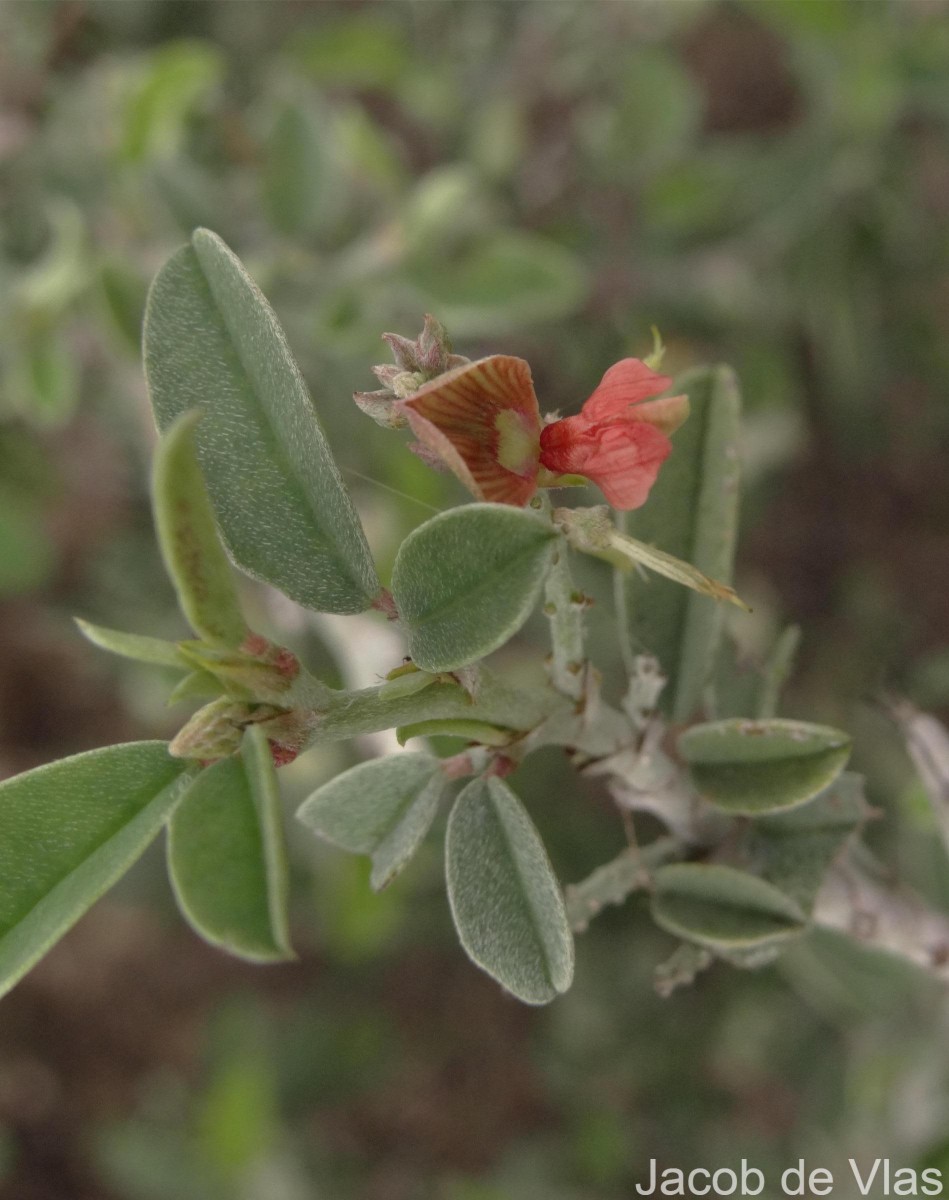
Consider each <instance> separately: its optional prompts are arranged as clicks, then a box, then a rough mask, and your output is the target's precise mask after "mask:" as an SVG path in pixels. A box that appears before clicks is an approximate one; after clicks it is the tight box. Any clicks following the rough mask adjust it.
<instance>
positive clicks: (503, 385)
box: [399, 354, 540, 505]
mask: <svg viewBox="0 0 949 1200" xmlns="http://www.w3.org/2000/svg"><path fill="white" fill-rule="evenodd" d="M399 407H400V409H401V411H402V412H403V413H404V414H405V416H406V418H407V419H408V422H409V424H410V426H411V427H412V431H413V433H414V434H415V436H416V437H417V438H418V439H419V441H420V442H421V443H422V444H423V445H425V446H427V447H428V448H429V449H430V450H432V451H434V452H435V453H436V454H437V455H438V456H439V457H440V458H441V459H442V461H443V462H444V463H445V464H446V466H448V467H449V468H450V469H451V470H452V471H453V472H454V474H455V475H457V477H458V478H459V479H460V480H461V482H462V483H463V484H464V485H465V487H466V488H468V490H469V491H470V492H471V493H472V495H474V496H475V497H476V498H477V499H479V500H489V501H494V502H497V503H502V504H517V505H524V504H526V503H527V501H528V500H529V499H530V498H531V496H532V495H533V494H534V491H535V487H536V479H537V467H538V457H539V453H540V448H539V436H540V411H539V409H538V406H537V396H536V394H535V393H534V385H533V383H532V381H531V373H530V367H529V366H528V364H527V363H526V362H525V360H524V359H522V358H514V357H512V356H510V355H506V354H495V355H492V357H491V358H483V359H480V360H479V361H478V362H473V363H468V364H466V365H465V366H462V367H458V368H457V369H455V370H453V371H448V372H447V373H446V374H444V375H441V376H439V378H438V379H434V380H432V382H431V383H428V384H426V385H425V386H424V387H423V388H420V389H419V391H418V392H416V393H415V395H413V396H410V397H409V398H408V399H407V400H405V401H403V402H402V404H401V405H400V406H399ZM512 418H513V421H512ZM512 432H513V433H515V434H516V436H515V437H512V436H511V435H512ZM502 439H506V441H507V442H510V443H511V444H512V445H514V446H515V447H517V449H518V454H517V456H516V460H515V459H514V458H512V456H511V454H510V453H508V452H507V451H508V450H509V446H508V445H504V446H502ZM502 458H503V459H504V464H505V465H503V466H502V463H501V459H502Z"/></svg>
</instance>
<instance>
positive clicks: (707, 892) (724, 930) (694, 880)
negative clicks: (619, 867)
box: [652, 863, 806, 952]
mask: <svg viewBox="0 0 949 1200" xmlns="http://www.w3.org/2000/svg"><path fill="white" fill-rule="evenodd" d="M653 882H654V892H653V899H652V913H653V916H654V918H655V920H656V922H657V924H659V925H661V926H662V928H663V929H665V930H667V931H668V932H669V933H673V934H675V935H676V936H677V937H681V938H684V939H685V940H686V941H688V942H695V943H697V944H698V945H700V946H707V947H708V948H709V949H711V950H720V951H725V952H734V951H743V950H751V949H759V948H761V947H763V946H773V945H775V944H776V943H779V942H781V941H784V940H785V939H787V938H790V937H795V936H797V935H798V934H799V933H801V932H802V931H803V929H804V927H805V924H806V918H805V915H804V912H803V911H802V910H801V908H800V906H799V905H798V904H797V902H796V901H795V900H793V899H792V898H791V897H790V896H787V895H785V893H784V892H782V891H780V890H779V889H778V888H776V887H774V886H773V885H772V884H770V883H768V882H766V881H765V880H764V879H759V878H758V877H757V876H756V875H750V874H748V873H747V872H746V871H737V870H735V869H734V868H733V867H725V866H718V865H706V864H704V863H674V864H672V865H671V866H667V867H660V868H659V870H658V871H656V873H655V876H654V880H653Z"/></svg>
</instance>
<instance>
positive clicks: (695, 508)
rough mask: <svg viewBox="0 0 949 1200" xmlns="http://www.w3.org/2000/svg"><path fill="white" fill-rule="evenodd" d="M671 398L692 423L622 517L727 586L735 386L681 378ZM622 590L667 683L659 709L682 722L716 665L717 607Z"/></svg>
mask: <svg viewBox="0 0 949 1200" xmlns="http://www.w3.org/2000/svg"><path fill="white" fill-rule="evenodd" d="M674 390H675V391H676V392H685V393H686V394H687V395H688V397H689V403H690V408H691V415H690V416H689V419H688V420H687V421H686V423H685V424H684V425H683V426H682V428H681V429H680V430H678V431H677V432H676V434H675V436H674V437H673V440H672V454H671V456H670V458H669V460H668V462H666V463H665V465H664V466H663V468H662V471H661V473H660V475H659V478H658V480H657V481H656V483H655V486H654V487H653V489H652V492H651V494H650V496H649V503H648V504H645V505H644V506H643V507H642V508H641V509H638V510H637V511H636V512H635V513H634V514H631V515H630V516H628V517H627V518H626V522H627V524H626V528H627V530H628V532H629V533H630V534H632V535H634V536H635V537H636V538H637V539H638V540H639V541H642V542H647V543H650V544H653V545H655V546H656V547H657V548H659V549H660V550H662V551H664V552H665V553H666V554H669V555H672V556H674V557H675V558H678V559H682V560H684V561H685V562H687V563H691V564H692V566H693V567H695V568H697V569H698V570H699V571H700V572H702V573H703V574H704V575H707V576H710V577H711V578H712V579H714V580H719V581H721V583H723V584H726V585H727V584H729V583H731V579H732V566H733V559H734V552H735V538H736V530H737V522H738V465H739V463H738V438H739V433H740V413H741V401H740V397H739V393H738V385H737V383H736V381H735V378H734V375H733V374H732V372H731V371H730V370H728V368H726V367H714V368H707V369H702V370H698V371H692V372H690V373H688V374H686V375H683V376H682V377H681V378H679V379H677V380H676V382H675V384H674ZM619 587H620V588H621V594H622V595H623V598H624V607H625V609H626V626H627V632H628V639H629V644H630V647H631V649H632V651H633V652H634V653H640V652H642V651H644V650H645V651H648V652H649V653H650V654H654V655H655V656H656V657H657V658H658V659H659V662H660V665H661V666H662V670H663V673H664V674H665V675H666V676H667V678H668V680H669V683H668V685H667V686H666V689H665V691H664V692H663V695H662V699H661V702H660V703H661V705H662V707H663V708H664V709H665V710H666V711H667V712H668V713H669V714H670V715H671V716H673V717H674V718H675V719H676V720H686V719H687V718H688V717H690V716H691V715H692V714H693V713H694V712H695V711H696V710H697V709H698V708H699V707H700V706H701V701H702V692H703V690H704V688H705V685H706V683H707V682H708V679H709V676H710V674H711V671H712V668H713V665H714V662H715V656H716V652H717V648H718V642H719V638H720V637H721V630H722V619H723V617H722V610H721V607H720V606H719V605H718V604H716V603H715V601H714V600H713V599H711V598H710V597H708V596H703V595H696V594H692V593H690V592H684V591H682V589H681V588H678V587H676V586H675V585H674V584H673V583H671V582H666V581H665V580H664V579H649V580H648V581H644V580H642V579H637V578H636V577H635V576H629V577H628V578H625V579H623V580H622V581H621V582H620V584H619Z"/></svg>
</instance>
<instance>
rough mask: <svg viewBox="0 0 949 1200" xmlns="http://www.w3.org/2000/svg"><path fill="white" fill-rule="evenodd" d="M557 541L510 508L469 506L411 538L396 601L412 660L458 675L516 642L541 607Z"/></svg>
mask: <svg viewBox="0 0 949 1200" xmlns="http://www.w3.org/2000/svg"><path fill="white" fill-rule="evenodd" d="M556 540H557V533H556V531H555V530H554V529H553V527H552V526H551V525H550V524H549V523H548V522H547V521H544V520H543V519H542V518H541V517H538V516H536V515H535V514H534V513H532V512H525V511H524V510H523V509H519V508H511V507H510V506H509V505H506V504H466V505H464V506H463V507H461V508H453V509H450V510H449V511H448V512H445V513H441V514H440V515H439V516H437V517H433V518H432V519H431V520H430V521H426V522H425V524H424V525H420V526H419V528H418V529H416V530H414V532H412V533H410V534H409V536H408V537H407V538H406V539H405V541H404V542H403V543H402V545H401V547H400V549H399V553H398V556H397V557H396V560H395V566H394V568H393V571H392V595H393V596H394V598H395V602H396V605H397V606H398V609H399V613H400V615H401V617H402V621H403V623H404V625H405V628H406V631H407V633H408V637H409V652H410V653H411V655H412V658H413V660H414V661H415V662H416V663H417V664H418V665H419V666H420V667H422V668H423V669H424V670H426V671H453V670H455V669H457V668H458V667H463V666H466V665H467V664H468V663H472V662H475V661H476V660H477V659H479V658H483V657H484V655H486V654H490V653H491V652H492V651H493V650H497V649H498V647H499V646H502V645H503V644H504V643H505V642H506V641H508V639H509V638H511V637H513V636H514V634H515V633H517V631H518V629H520V627H521V626H522V625H523V624H524V622H525V621H526V620H527V618H528V616H529V615H530V612H531V609H532V608H533V607H534V604H535V603H536V601H537V597H538V596H539V594H540V589H541V588H542V587H543V583H544V577H545V575H546V573H547V568H548V567H549V565H550V561H551V557H552V555H553V551H554V546H555V544H556Z"/></svg>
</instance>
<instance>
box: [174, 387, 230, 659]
mask: <svg viewBox="0 0 949 1200" xmlns="http://www.w3.org/2000/svg"><path fill="white" fill-rule="evenodd" d="M200 419H201V412H200V410H199V409H191V410H190V411H189V412H186V413H182V414H181V416H180V417H178V419H177V420H176V421H174V422H173V424H172V425H171V426H170V427H169V428H168V430H167V432H166V433H165V435H164V436H163V437H162V439H161V441H160V442H159V443H158V448H157V449H156V451H155V461H154V466H153V470H152V500H153V505H154V511H155V528H156V530H157V532H158V544H159V546H160V548H161V553H162V558H163V559H164V560H165V567H166V569H167V571H168V574H169V576H170V578H171V581H172V583H173V584H174V585H175V591H176V592H177V593H178V603H179V604H180V605H181V611H182V612H183V613H184V615H185V617H186V618H187V620H188V624H189V625H190V626H191V628H192V629H193V630H194V631H195V633H196V634H197V635H198V636H199V637H201V638H204V639H205V641H208V642H210V643H211V645H216V646H229V647H237V646H239V645H240V644H241V643H242V642H243V641H244V639H245V638H246V637H247V634H248V629H247V623H246V622H245V620H244V616H243V614H242V613H241V608H240V603H239V601H238V599H237V590H236V588H235V587H234V579H233V576H232V574H231V565H230V563H229V562H228V561H227V555H226V554H225V553H224V550H223V548H222V546H221V542H220V538H219V537H218V532H217V525H216V524H215V521H214V513H213V511H212V509H211V501H210V498H209V497H208V490H207V487H206V486H205V483H204V476H203V475H202V474H201V468H200V467H199V466H198V457H197V451H196V447H195V428H196V426H197V424H198V422H199V421H200Z"/></svg>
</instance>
